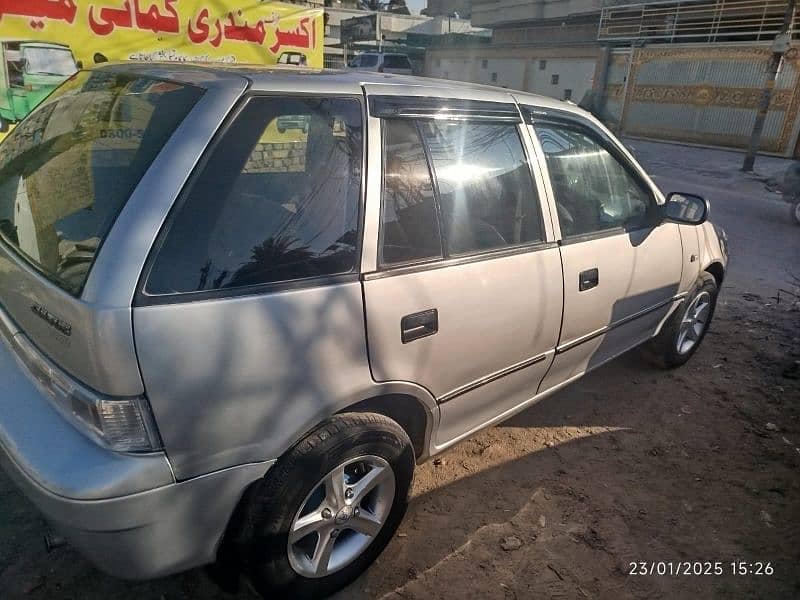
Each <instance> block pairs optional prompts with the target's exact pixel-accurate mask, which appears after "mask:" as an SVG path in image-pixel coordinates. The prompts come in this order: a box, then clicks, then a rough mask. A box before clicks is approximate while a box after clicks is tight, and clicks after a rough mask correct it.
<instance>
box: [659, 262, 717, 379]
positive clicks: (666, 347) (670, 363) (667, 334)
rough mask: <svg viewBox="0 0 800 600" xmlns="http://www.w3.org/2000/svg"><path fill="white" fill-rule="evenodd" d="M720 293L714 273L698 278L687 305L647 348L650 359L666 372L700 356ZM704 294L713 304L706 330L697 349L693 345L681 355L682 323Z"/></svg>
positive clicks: (704, 273) (676, 312) (666, 324)
mask: <svg viewBox="0 0 800 600" xmlns="http://www.w3.org/2000/svg"><path fill="white" fill-rule="evenodd" d="M718 293H719V289H718V287H717V280H716V279H714V276H713V275H711V273H707V272H703V273H702V274H701V275H700V277H698V279H697V281H696V282H695V284H694V286H693V287H692V289H691V291H690V292H689V294H688V295H687V296H686V298H685V299H684V301H683V302H682V303H681V305H680V306H679V307H678V308H677V309H676V310H675V313H674V314H673V315H672V316H671V317H670V318H669V320H668V321H667V322H666V323H665V324H664V326H663V327H662V329H661V331H660V332H659V334H658V335H657V336H656V337H654V338H653V339H652V340H650V341H649V342H647V344H645V346H644V350H645V354H646V355H647V356H648V358H650V360H651V362H653V363H654V364H656V365H657V366H659V367H661V368H662V369H674V368H676V367H680V366H681V365H683V364H686V362H687V361H688V360H689V359H690V358H691V357H692V355H693V354H694V353H695V352H697V349H698V348H699V347H700V344H701V343H702V341H703V338H705V335H706V333H707V332H708V328H709V327H710V325H711V321H712V319H713V318H714V309H715V308H716V305H717V295H718ZM701 294H708V295H709V297H710V302H711V306H710V310H709V313H708V318H707V320H706V322H705V327H704V328H703V329H702V332H701V333H700V335H699V336H698V339H697V340H696V341H695V342H694V345H692V346H691V348H689V349H688V351H685V352H680V351H679V350H678V338H679V335H680V327H681V323H682V321H683V318H684V316H685V315H686V311H687V309H688V308H689V307H690V306H692V303H693V301H694V300H695V299H697V298H698V296H700V295H701Z"/></svg>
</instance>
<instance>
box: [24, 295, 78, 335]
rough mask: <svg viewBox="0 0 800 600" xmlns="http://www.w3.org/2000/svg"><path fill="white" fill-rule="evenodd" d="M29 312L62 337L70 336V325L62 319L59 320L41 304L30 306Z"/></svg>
mask: <svg viewBox="0 0 800 600" xmlns="http://www.w3.org/2000/svg"><path fill="white" fill-rule="evenodd" d="M31 311H33V314H35V315H36V316H37V317H39V318H41V319H43V320H44V321H46V322H47V323H48V324H50V325H51V326H52V327H53V328H55V329H56V330H58V331H59V332H61V333H63V334H64V335H72V325H70V324H69V323H67V322H66V321H64V320H63V319H59V318H58V317H57V316H55V315H54V314H53V313H51V312H50V311H49V310H47V309H46V308H45V307H44V306H42V305H41V304H36V303H34V304H31Z"/></svg>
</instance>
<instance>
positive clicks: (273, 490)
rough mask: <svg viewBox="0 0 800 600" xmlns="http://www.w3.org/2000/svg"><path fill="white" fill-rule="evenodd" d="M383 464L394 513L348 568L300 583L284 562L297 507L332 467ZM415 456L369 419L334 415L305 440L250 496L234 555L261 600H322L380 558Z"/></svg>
mask: <svg viewBox="0 0 800 600" xmlns="http://www.w3.org/2000/svg"><path fill="white" fill-rule="evenodd" d="M364 455H372V456H377V457H380V458H382V459H384V460H385V461H386V462H387V463H388V464H389V466H390V467H391V469H392V472H393V474H394V477H395V491H394V498H393V502H392V505H391V509H390V511H389V513H388V516H387V517H386V519H385V520H384V522H383V526H382V528H381V529H380V531H379V532H378V533H377V534H376V535H375V536H374V537H373V538H372V541H371V542H370V543H369V545H368V546H367V547H366V549H364V550H363V551H362V553H361V554H360V555H359V556H358V558H356V559H355V560H353V562H351V563H350V564H348V565H346V566H344V567H342V568H341V569H340V570H338V571H335V572H333V573H331V574H330V575H327V576H323V577H316V578H314V577H304V576H302V575H300V574H299V573H298V572H297V571H295V569H294V568H293V567H292V565H291V563H290V561H289V556H288V552H289V551H288V548H287V546H288V540H289V529H290V527H291V524H292V522H293V519H294V518H295V515H296V514H297V513H298V511H299V510H300V507H301V505H302V503H303V502H304V501H305V500H306V499H307V497H308V496H309V494H311V493H312V491H313V490H314V489H315V488H316V487H317V486H318V482H320V481H321V480H322V478H324V477H325V476H326V475H327V474H328V473H330V472H331V471H332V470H333V469H335V468H336V467H337V466H339V465H341V464H343V463H345V462H347V461H348V460H349V459H354V458H356V457H359V456H364ZM414 464H415V458H414V449H413V446H412V444H411V440H410V439H409V438H408V435H407V434H406V432H405V431H404V430H403V429H402V428H401V427H400V426H399V425H398V424H397V423H396V422H394V421H392V420H391V419H389V418H387V417H384V416H382V415H378V414H373V413H345V414H340V415H336V416H334V417H332V418H330V419H328V420H327V421H325V422H324V423H322V424H321V425H320V426H319V427H317V428H316V429H314V430H313V431H312V432H311V433H309V434H308V435H307V436H306V437H305V438H304V439H303V440H302V441H300V442H299V443H298V444H297V445H296V446H295V447H294V448H293V449H292V450H290V451H289V452H288V453H287V454H286V455H284V456H283V457H282V458H281V459H280V460H279V461H278V463H277V464H276V465H275V466H274V467H273V468H272V469H270V471H269V472H268V473H267V475H266V476H265V478H264V479H263V480H261V481H259V482H258V483H256V484H255V485H254V486H253V487H251V488H250V489H249V490H248V493H247V494H246V495H245V498H244V499H243V503H244V506H242V507H241V508H242V510H241V513H240V514H241V524H240V531H239V534H238V535H237V536H236V537H237V538H238V542H236V546H237V554H238V558H239V561H240V567H241V568H242V570H243V571H244V573H245V574H246V575H247V576H248V577H249V579H250V581H251V582H252V583H253V586H254V587H255V589H256V591H258V592H259V593H260V594H261V595H262V596H263V597H265V598H271V599H272V598H325V597H327V596H329V595H330V594H332V593H334V592H336V591H337V590H339V589H341V588H343V587H344V586H346V585H347V584H349V583H350V582H352V581H353V580H355V579H356V578H357V577H358V576H359V575H360V574H361V573H362V572H364V571H365V570H366V569H367V567H369V566H370V564H372V562H373V561H374V560H375V559H376V558H377V557H378V555H379V554H380V553H381V552H382V551H383V549H384V548H385V547H386V545H387V544H388V543H389V541H390V540H391V538H392V536H393V535H394V533H395V531H396V530H397V527H398V526H399V525H400V522H401V521H402V519H403V515H404V514H405V511H406V507H407V504H408V495H409V491H410V489H411V483H412V480H413V475H414Z"/></svg>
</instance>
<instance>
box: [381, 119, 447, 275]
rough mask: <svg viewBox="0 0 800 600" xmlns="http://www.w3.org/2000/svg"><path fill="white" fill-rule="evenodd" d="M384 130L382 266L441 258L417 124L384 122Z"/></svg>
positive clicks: (437, 230)
mask: <svg viewBox="0 0 800 600" xmlns="http://www.w3.org/2000/svg"><path fill="white" fill-rule="evenodd" d="M383 128H384V148H383V153H384V163H383V164H384V180H383V205H382V208H381V220H382V226H381V264H385V265H388V264H397V263H403V262H409V261H414V260H423V259H427V258H437V257H441V256H442V245H441V240H440V236H439V224H438V221H437V218H436V203H435V201H434V197H433V184H432V183H431V177H430V171H429V170H428V163H427V161H426V159H425V152H424V150H423V148H422V143H421V142H420V139H419V135H418V134H417V128H416V125H415V124H414V122H413V121H410V120H408V119H386V120H385V121H384V122H383Z"/></svg>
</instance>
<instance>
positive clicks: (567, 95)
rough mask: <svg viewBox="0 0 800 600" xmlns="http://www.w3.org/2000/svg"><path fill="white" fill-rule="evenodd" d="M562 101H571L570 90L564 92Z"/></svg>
mask: <svg viewBox="0 0 800 600" xmlns="http://www.w3.org/2000/svg"><path fill="white" fill-rule="evenodd" d="M564 100H572V90H571V89H570V88H566V89H565V90H564Z"/></svg>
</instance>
